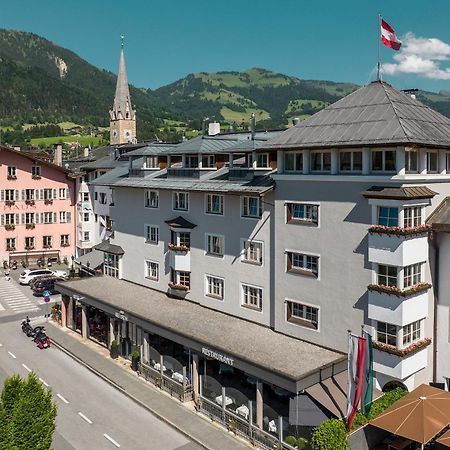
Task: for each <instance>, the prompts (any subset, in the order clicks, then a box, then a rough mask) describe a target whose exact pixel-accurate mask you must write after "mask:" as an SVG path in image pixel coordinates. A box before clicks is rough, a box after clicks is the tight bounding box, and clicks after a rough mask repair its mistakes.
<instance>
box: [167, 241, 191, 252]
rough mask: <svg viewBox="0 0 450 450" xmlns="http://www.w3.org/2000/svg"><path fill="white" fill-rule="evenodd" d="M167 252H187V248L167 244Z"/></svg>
mask: <svg viewBox="0 0 450 450" xmlns="http://www.w3.org/2000/svg"><path fill="white" fill-rule="evenodd" d="M168 247H169V250H173V251H174V252H188V251H189V247H188V246H186V245H176V244H172V243H169V244H168Z"/></svg>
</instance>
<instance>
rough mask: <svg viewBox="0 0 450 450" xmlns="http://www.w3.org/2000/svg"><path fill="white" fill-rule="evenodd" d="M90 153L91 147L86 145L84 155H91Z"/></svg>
mask: <svg viewBox="0 0 450 450" xmlns="http://www.w3.org/2000/svg"><path fill="white" fill-rule="evenodd" d="M89 153H90V151H89V147H84V151H83V156H84V157H85V158H87V157H88V156H89Z"/></svg>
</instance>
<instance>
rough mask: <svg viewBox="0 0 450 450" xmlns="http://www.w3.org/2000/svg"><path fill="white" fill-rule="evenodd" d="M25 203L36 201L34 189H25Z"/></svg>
mask: <svg viewBox="0 0 450 450" xmlns="http://www.w3.org/2000/svg"><path fill="white" fill-rule="evenodd" d="M24 200H25V201H27V202H30V201H31V200H35V193H34V189H25V198H24Z"/></svg>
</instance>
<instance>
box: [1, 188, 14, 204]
mask: <svg viewBox="0 0 450 450" xmlns="http://www.w3.org/2000/svg"><path fill="white" fill-rule="evenodd" d="M4 192H5V202H13V201H15V200H16V191H15V190H14V189H5V191H4Z"/></svg>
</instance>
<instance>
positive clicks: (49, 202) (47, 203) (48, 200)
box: [44, 198, 53, 205]
mask: <svg viewBox="0 0 450 450" xmlns="http://www.w3.org/2000/svg"><path fill="white" fill-rule="evenodd" d="M44 204H45V205H52V204H53V200H52V199H49V198H48V199H46V200H44Z"/></svg>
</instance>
